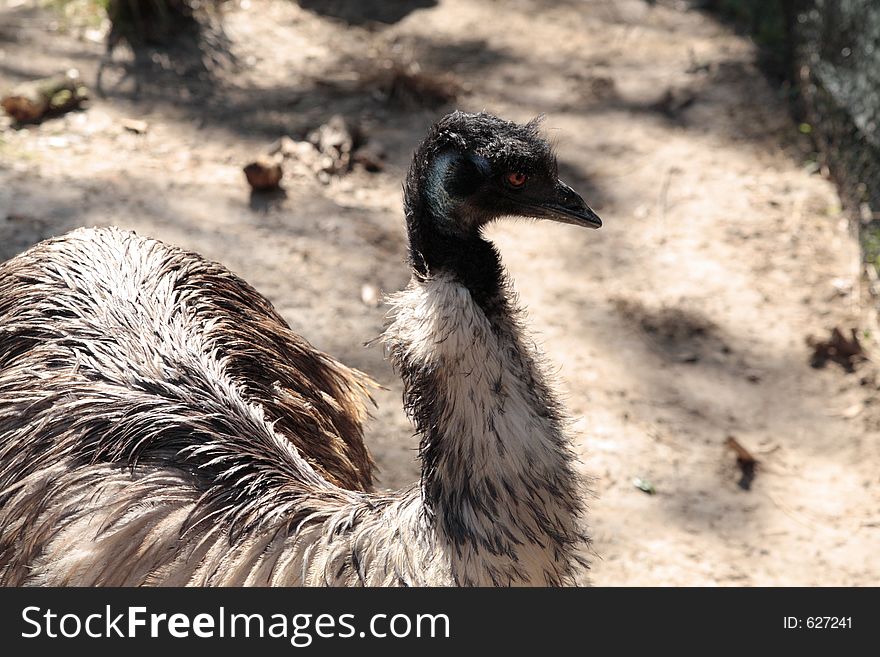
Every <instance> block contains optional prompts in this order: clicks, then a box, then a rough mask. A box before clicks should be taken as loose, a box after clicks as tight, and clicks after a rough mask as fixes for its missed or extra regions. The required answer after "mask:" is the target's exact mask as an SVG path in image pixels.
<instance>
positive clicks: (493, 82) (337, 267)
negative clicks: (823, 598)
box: [0, 0, 880, 586]
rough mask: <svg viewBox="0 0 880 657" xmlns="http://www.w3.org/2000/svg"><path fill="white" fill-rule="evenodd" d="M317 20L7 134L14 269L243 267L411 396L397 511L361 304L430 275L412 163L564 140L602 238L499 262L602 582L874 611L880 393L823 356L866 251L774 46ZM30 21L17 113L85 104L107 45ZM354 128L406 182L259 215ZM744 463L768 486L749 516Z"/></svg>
mask: <svg viewBox="0 0 880 657" xmlns="http://www.w3.org/2000/svg"><path fill="white" fill-rule="evenodd" d="M301 4H302V6H299V5H297V4H294V3H292V2H282V1H277V0H276V1H274V2H273V1H269V0H251V2H246V3H243V4H241V3H229V5H228V8H227V11H226V12H225V16H224V17H223V25H224V33H225V37H224V38H222V39H220V38H217V39H214V41H213V45H212V46H210V47H206V48H205V49H204V51H203V52H202V53H201V55H205V56H204V57H202V58H201V59H200V58H199V57H194V56H193V53H192V52H189V53H183V52H176V53H170V54H169V53H165V54H161V55H155V56H153V57H150V56H149V54H148V56H146V57H140V58H138V60H137V62H135V61H134V59H133V55H132V53H131V51H128V50H126V49H124V48H123V49H119V50H117V51H116V53H114V64H113V65H111V66H110V67H108V68H107V69H106V71H105V76H104V83H105V91H106V94H107V95H106V97H103V98H95V100H94V101H93V102H92V103H91V105H90V107H89V109H87V110H86V111H83V112H76V113H72V114H68V115H66V116H64V117H61V118H57V119H53V120H50V121H47V122H45V123H43V124H42V125H39V126H33V127H28V128H23V129H13V128H11V127H9V126H8V124H3V128H4V129H3V130H2V132H0V259H5V258H7V257H10V256H12V255H14V254H15V253H17V252H19V251H20V250H22V249H24V248H26V247H28V246H29V245H30V244H32V243H34V242H36V241H38V240H40V239H42V238H45V237H48V236H50V235H57V234H60V233H63V232H64V231H66V230H68V229H71V228H74V227H76V226H83V225H108V224H116V225H120V226H124V227H127V228H132V229H134V230H137V231H138V232H140V233H142V234H146V235H151V236H154V237H157V238H160V239H162V240H165V241H167V242H172V243H175V244H179V245H182V246H184V247H187V248H190V249H194V250H196V251H199V252H201V253H202V254H204V255H205V256H207V257H209V258H212V259H215V260H219V261H221V262H223V263H225V264H226V265H227V266H229V267H230V268H232V269H233V270H234V271H236V272H237V273H239V274H241V275H242V276H243V277H245V278H246V279H247V280H248V281H250V282H251V283H252V284H253V285H255V286H256V288H257V289H259V290H260V291H261V292H263V293H264V294H265V295H266V296H267V297H268V298H269V299H271V300H272V302H273V303H274V304H275V305H276V307H277V308H278V309H279V311H280V312H281V313H282V315H284V317H285V318H286V319H287V320H288V321H289V322H290V324H291V325H292V326H293V328H294V329H295V330H297V331H299V332H301V333H302V334H303V335H305V336H306V337H307V338H309V339H310V340H311V341H312V342H313V343H314V344H315V345H317V346H318V347H320V348H322V349H324V350H326V351H328V352H330V353H331V354H333V355H335V356H336V357H338V358H339V359H340V360H342V361H344V362H346V363H348V364H350V365H353V366H356V367H358V368H361V369H363V370H365V371H366V372H368V373H370V374H371V375H372V376H374V377H375V378H376V379H377V380H378V381H380V382H381V383H382V384H383V385H384V386H386V387H387V390H385V391H382V392H381V393H380V394H379V395H378V396H377V402H378V404H379V408H378V410H377V411H376V413H375V418H374V419H373V421H372V422H371V423H370V425H369V427H368V437H367V440H368V444H369V446H370V448H371V449H372V451H373V453H374V454H375V456H376V458H377V460H378V462H379V464H380V467H381V472H380V477H381V481H380V485H381V486H383V487H396V486H399V485H402V484H404V483H407V482H409V481H411V480H413V479H414V478H415V477H416V476H417V474H418V464H417V462H416V460H415V451H414V449H415V444H416V441H415V440H414V438H413V436H412V430H411V428H410V426H409V424H408V422H407V420H406V418H405V417H404V415H403V413H402V411H401V408H400V392H401V390H400V383H399V381H398V380H397V378H396V377H395V376H394V375H393V373H392V372H391V370H390V368H389V367H388V365H387V363H385V362H384V360H383V358H382V353H381V349H380V348H378V347H373V348H365V347H363V346H362V345H363V343H365V342H367V341H368V340H370V339H372V338H374V337H375V336H376V335H377V334H378V333H379V332H380V330H381V327H382V324H383V315H384V310H383V308H382V307H377V306H375V305H373V304H370V303H364V301H363V300H362V293H361V291H362V287H363V286H364V285H369V286H375V287H376V288H377V289H381V290H383V291H394V290H397V289H399V288H401V287H402V286H404V285H405V284H406V281H407V279H408V274H407V271H406V268H405V266H404V264H403V259H404V234H403V227H402V213H401V209H400V180H401V177H402V175H403V173H404V171H405V168H406V166H407V164H408V159H409V155H410V153H411V151H412V149H413V147H414V146H415V144H416V143H417V142H418V140H419V139H420V138H421V136H422V134H423V133H424V130H425V128H426V127H427V126H428V125H429V124H430V123H431V122H432V121H433V120H435V119H436V118H438V117H439V116H441V115H442V114H444V113H445V112H446V111H449V110H450V109H451V108H452V107H454V106H458V107H461V108H464V109H471V110H478V109H483V108H485V109H488V110H490V111H492V112H494V113H497V114H499V115H502V116H505V117H508V118H511V119H516V120H522V119H527V118H530V117H532V116H534V115H536V114H538V113H546V114H547V119H546V123H545V125H546V130H547V133H548V135H550V136H551V137H552V139H553V140H554V141H555V142H556V143H557V145H558V152H559V157H560V163H561V167H560V168H561V171H562V172H563V173H564V177H565V178H566V179H567V180H568V182H569V183H570V184H571V185H572V186H573V187H574V188H575V189H577V190H579V191H581V192H582V193H583V195H584V196H585V197H586V198H587V199H588V201H589V202H590V203H591V205H592V206H593V207H594V208H595V209H596V210H597V211H598V213H599V214H600V215H601V216H602V217H603V219H604V220H605V227H604V228H603V229H602V230H600V231H578V230H577V229H575V228H572V227H568V226H556V225H548V224H531V223H517V224H507V225H499V226H497V227H494V228H493V229H492V231H491V236H492V237H493V238H494V239H495V240H496V241H497V243H498V244H499V246H500V249H501V251H502V253H503V255H504V258H505V262H506V263H507V265H508V267H509V268H510V270H511V272H512V274H513V276H514V278H515V281H516V285H517V288H518V290H519V292H520V295H521V298H522V301H523V302H524V303H525V304H526V305H527V306H528V308H529V310H530V318H531V323H532V328H533V330H534V331H535V332H536V334H537V336H538V338H539V340H540V342H541V343H542V344H543V345H544V348H545V350H546V351H547V354H548V356H549V358H550V360H551V361H552V362H553V363H555V364H557V365H558V374H559V381H560V387H561V388H562V391H563V393H564V395H565V397H566V399H567V401H568V405H569V408H570V410H571V412H572V414H573V416H574V417H575V428H576V429H577V431H578V436H577V446H576V448H577V451H578V453H579V455H580V457H581V459H582V471H583V473H584V475H585V476H586V475H591V476H593V477H595V482H594V489H595V492H596V497H595V499H593V500H592V502H591V512H590V516H589V522H590V525H591V528H592V529H591V531H592V534H593V536H594V539H595V550H596V553H597V555H598V556H597V557H596V558H595V561H594V566H593V571H592V576H591V581H592V583H593V584H595V585H599V586H610V585H733V586H740V585H875V586H876V585H878V584H880V559H878V558H877V547H878V545H880V504H878V503H880V474H878V473H880V469H878V459H880V440H878V427H880V409H878V407H877V405H876V404H875V399H876V397H877V383H876V382H875V374H874V369H875V368H874V365H873V364H871V363H866V364H863V365H861V366H860V367H859V368H858V369H857V371H856V372H855V373H853V374H847V373H845V372H844V371H843V369H842V368H840V367H838V366H836V365H834V364H832V365H829V366H828V367H827V368H825V369H813V368H811V367H810V365H809V360H810V350H809V348H808V347H807V345H806V344H805V340H806V338H807V337H808V336H810V335H827V333H828V331H829V329H830V328H832V327H834V326H840V327H843V328H846V327H849V326H856V325H857V324H858V322H859V321H860V319H861V318H862V316H863V314H864V313H863V308H864V306H865V304H866V303H867V302H866V300H865V298H864V296H863V295H862V294H861V293H860V286H859V281H858V272H859V267H858V249H857V245H856V243H855V241H854V239H853V238H852V237H851V236H850V235H849V233H848V230H847V221H846V217H845V215H844V214H843V212H842V210H841V204H840V200H839V198H838V197H837V195H836V192H835V189H834V187H833V185H832V184H831V183H830V182H829V181H828V180H827V179H825V178H823V177H822V175H821V174H820V173H818V172H817V171H816V167H815V166H812V165H811V164H810V162H809V153H808V149H809V143H808V142H807V141H806V140H805V138H804V137H802V136H801V135H799V134H798V132H797V129H796V126H794V125H793V124H792V122H791V121H790V119H789V118H788V116H787V113H786V109H785V105H784V100H783V98H782V95H781V93H780V92H779V91H777V90H775V89H774V88H772V87H771V86H770V85H769V84H768V83H767V82H766V81H765V80H764V78H763V77H762V76H761V75H760V73H759V72H758V71H757V70H756V67H755V66H754V63H753V62H754V59H755V49H754V47H753V46H752V45H751V43H750V42H749V41H748V40H746V39H744V38H742V37H739V36H736V35H734V34H733V33H732V32H731V31H730V30H729V29H728V28H726V27H723V26H720V25H719V24H718V23H717V22H715V21H714V20H713V19H712V18H711V17H709V16H706V15H704V14H701V13H699V12H697V11H694V10H692V9H690V8H689V5H687V4H686V3H683V2H660V3H657V4H656V5H653V4H646V3H645V2H642V1H640V0H621V1H617V2H612V1H610V0H592V1H584V2H577V1H575V0H569V1H560V2H549V1H548V2H542V1H540V0H516V1H506V2H496V1H492V0H443V1H442V2H440V3H439V4H438V5H434V4H433V3H432V2H430V1H425V2H419V3H413V4H414V5H417V6H420V7H421V8H419V9H417V10H416V11H411V12H407V11H400V12H398V13H399V15H391V14H394V11H391V9H388V7H389V6H392V9H393V8H394V7H396V6H397V4H395V3H390V5H387V3H386V7H385V12H384V13H385V15H384V16H382V18H384V19H385V20H386V21H387V22H386V23H363V21H362V20H361V18H362V14H363V13H364V11H366V10H365V9H364V7H367V8H368V9H369V8H370V7H375V6H381V5H382V3H366V4H364V5H360V7H361V9H357V7H358V4H357V3H352V2H344V1H342V0H339V1H337V2H330V3H323V4H324V7H325V8H324V10H323V13H324V15H322V14H318V13H315V12H314V11H311V10H309V9H307V8H304V7H310V6H312V5H317V4H320V3H314V2H306V1H305V0H303V2H302V3H301ZM398 4H399V3H398ZM34 5H35V3H31V2H22V1H21V0H0V87H5V86H8V85H11V84H13V83H16V82H19V81H21V80H25V79H30V78H32V77H38V76H45V75H50V74H54V73H57V72H59V71H62V70H64V69H65V68H67V67H70V66H75V67H77V68H78V69H79V70H80V71H81V72H82V74H83V76H84V79H85V80H86V82H88V83H90V84H92V83H93V81H94V78H95V74H96V71H97V67H98V63H99V60H100V58H101V56H102V55H103V52H104V47H103V45H102V43H101V38H100V36H101V35H100V33H96V32H94V31H90V30H89V29H88V28H87V27H82V26H77V25H76V24H75V22H74V24H71V23H69V22H65V21H64V20H60V19H59V18H58V16H57V14H54V13H52V12H50V11H47V10H42V9H38V8H36V7H35V6H34ZM328 6H329V8H330V9H327V7H328ZM331 10H332V11H331ZM346 12H347V13H346ZM389 12H390V13H389ZM328 13H332V14H335V16H328V15H327V14H328ZM339 16H341V18H340V17H339ZM196 54H198V53H196ZM208 55H210V57H208ZM389 59H391V60H397V61H416V62H418V64H419V65H420V66H421V69H422V71H424V72H426V73H428V74H435V73H452V74H454V75H455V76H456V77H457V78H458V80H460V81H461V82H462V83H463V85H464V90H463V92H462V93H461V95H460V96H459V98H458V100H457V101H456V102H454V103H450V104H447V105H445V106H439V107H437V106H435V107H431V108H414V107H407V106H405V105H401V104H400V103H390V104H389V103H388V102H386V100H385V99H384V98H383V97H382V94H381V93H379V91H380V90H378V89H376V88H371V86H370V84H369V83H364V82H362V81H361V82H359V72H363V71H366V70H369V69H371V68H374V67H375V66H376V65H377V64H381V62H384V61H388V60H389ZM206 62H207V63H206ZM334 113H341V114H343V115H344V116H345V117H346V118H348V119H349V120H351V121H353V122H356V123H359V124H360V125H362V126H363V128H364V131H365V133H366V135H367V136H368V138H369V139H370V142H371V143H372V144H374V145H379V146H381V147H382V148H383V149H384V150H385V152H386V153H387V166H386V167H385V169H384V171H382V172H380V173H374V174H371V173H367V172H365V171H363V170H361V169H356V170H355V171H354V172H352V173H350V174H348V175H345V176H342V177H339V178H335V179H333V180H332V181H330V183H329V184H322V183H321V182H319V181H317V180H315V179H314V178H313V177H310V176H304V175H299V176H289V177H288V178H287V179H286V180H285V183H284V185H285V189H286V194H283V195H278V196H275V197H271V198H262V197H253V198H252V197H250V196H249V193H248V190H247V188H246V186H245V184H244V180H243V176H242V174H241V166H242V165H243V164H244V163H246V162H247V161H249V159H251V158H252V156H254V155H255V154H257V153H259V152H262V151H264V150H265V149H266V148H267V146H268V144H269V143H270V142H271V141H273V140H274V139H276V138H278V137H280V136H282V135H292V136H294V137H301V136H302V135H303V134H305V133H306V132H307V131H308V130H310V129H312V128H314V127H316V126H318V125H320V124H322V123H324V122H325V121H326V120H327V119H328V118H329V117H330V115H332V114H334ZM124 118H137V119H143V120H145V121H147V122H148V123H149V126H150V127H149V130H148V132H147V133H146V134H143V135H138V134H134V133H132V132H129V131H126V130H125V129H124V128H123V127H122V124H121V121H122V119H124ZM729 436H734V437H735V438H736V439H737V440H738V441H739V442H740V443H742V444H743V445H745V446H746V447H747V448H748V449H750V450H752V452H753V453H754V454H755V456H757V458H758V459H759V461H760V464H759V468H758V470H757V474H756V477H755V479H754V481H753V482H752V485H751V489H750V490H744V489H742V488H741V487H739V486H738V484H737V482H738V480H739V471H738V468H737V466H736V461H735V456H734V454H733V452H732V451H730V450H729V449H728V448H726V447H725V441H726V440H727V438H728V437H729ZM634 478H641V479H643V480H646V481H649V482H650V483H651V484H652V485H653V487H654V489H655V490H656V494H654V495H649V494H646V493H645V492H643V491H642V490H640V489H639V488H637V487H636V486H634V485H633V479H634Z"/></svg>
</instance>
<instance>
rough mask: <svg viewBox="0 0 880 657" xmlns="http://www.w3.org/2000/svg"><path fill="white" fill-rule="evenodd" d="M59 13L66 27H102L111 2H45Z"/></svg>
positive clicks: (55, 0)
mask: <svg viewBox="0 0 880 657" xmlns="http://www.w3.org/2000/svg"><path fill="white" fill-rule="evenodd" d="M44 2H45V4H46V5H47V6H49V7H52V8H53V9H54V10H55V11H57V12H58V13H59V14H60V15H61V17H62V20H63V22H64V24H65V26H66V27H70V26H79V27H92V28H98V27H101V26H102V25H103V24H104V22H105V21H106V20H107V7H108V5H109V3H110V0H44Z"/></svg>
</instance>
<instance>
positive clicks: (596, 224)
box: [540, 180, 602, 228]
mask: <svg viewBox="0 0 880 657" xmlns="http://www.w3.org/2000/svg"><path fill="white" fill-rule="evenodd" d="M540 207H541V209H542V210H543V212H542V216H543V217H544V218H546V219H552V220H553V221H559V222H561V223H564V224H574V225H575V226H585V227H587V228H601V227H602V220H601V219H600V218H599V216H598V215H597V214H596V213H595V212H593V210H592V209H590V206H589V205H587V204H586V203H585V202H584V199H582V198H581V197H580V195H579V194H578V193H577V192H576V191H574V190H573V189H572V188H571V187H569V186H568V185H566V184H565V183H564V182H562V181H561V180H560V181H559V182H558V183H557V185H556V190H555V193H554V197H553V198H552V199H551V200H549V201H547V202H544V203H541V205H540Z"/></svg>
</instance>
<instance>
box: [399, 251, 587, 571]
mask: <svg viewBox="0 0 880 657" xmlns="http://www.w3.org/2000/svg"><path fill="white" fill-rule="evenodd" d="M480 242H481V243H482V244H477V243H471V244H469V246H470V247H471V249H472V250H471V251H469V254H468V255H469V256H470V257H473V256H474V255H476V254H482V256H483V257H485V258H487V259H488V261H486V262H474V261H470V262H469V264H468V267H467V268H465V269H463V270H462V269H455V268H453V265H455V264H456V263H460V262H461V260H460V259H458V258H456V256H455V255H454V254H453V253H451V252H449V253H444V254H442V255H441V259H437V253H436V252H432V251H430V250H428V251H427V253H426V251H425V250H422V251H421V253H422V254H426V255H427V257H426V262H427V263H428V264H429V267H428V270H426V271H421V270H420V269H419V267H418V265H417V264H414V271H415V275H414V277H413V282H412V283H411V285H410V287H409V288H408V289H407V290H406V291H404V292H402V293H401V294H400V295H398V297H397V298H396V299H394V305H395V308H394V311H393V312H394V315H395V319H394V322H393V323H392V324H391V326H390V327H389V329H388V331H387V332H386V335H385V340H386V342H387V343H388V346H389V348H390V353H391V356H392V359H393V360H394V362H395V365H396V366H397V368H398V370H399V371H400V373H401V375H402V377H403V380H404V402H405V406H406V408H407V411H408V412H409V414H410V415H411V417H412V418H413V420H414V422H415V424H416V427H417V429H418V431H419V433H420V436H421V444H420V456H421V459H422V477H421V486H422V496H423V504H424V509H425V513H426V515H427V517H428V518H429V520H430V521H431V523H432V525H433V527H434V528H435V531H436V533H437V537H438V540H440V541H442V542H445V543H446V544H447V546H448V548H449V550H448V552H449V553H450V554H452V555H453V556H452V563H451V569H452V575H453V577H454V580H455V581H456V583H458V584H477V585H499V584H500V585H506V584H514V585H515V584H535V585H556V584H563V583H571V581H572V568H573V566H574V565H575V563H576V561H577V560H578V557H577V556H576V555H575V552H576V550H577V548H578V547H580V545H579V544H581V543H582V542H583V541H584V539H583V536H582V534H581V533H580V531H579V528H578V515H579V513H580V511H581V508H580V502H579V494H578V485H577V483H576V477H575V474H574V472H573V468H572V455H571V453H570V450H569V443H568V440H567V438H566V437H565V435H564V431H563V421H562V419H561V411H560V406H559V404H558V403H557V401H556V400H555V398H554V395H553V394H552V391H551V390H550V388H549V386H548V385H547V384H546V383H545V378H544V375H543V373H542V372H541V371H540V367H539V366H538V363H537V362H536V361H537V359H538V358H539V356H538V355H537V354H536V353H535V351H534V349H532V348H528V347H526V346H525V344H526V342H525V340H524V337H523V336H522V335H521V329H520V326H519V322H518V317H517V315H518V311H516V310H515V309H513V308H512V307H511V303H510V302H509V301H508V299H507V293H508V291H509V290H508V288H507V285H506V283H505V282H504V273H503V270H502V269H501V264H500V261H499V259H498V256H497V253H496V252H495V250H494V248H493V247H492V246H491V245H490V244H488V243H486V242H483V241H482V240H480ZM424 244H426V245H433V244H434V243H431V242H424ZM432 261H433V263H434V266H430V264H431V262H432ZM481 271H489V272H495V273H496V274H497V277H496V278H494V279H492V278H489V279H483V280H480V281H477V284H476V285H474V279H473V277H474V276H476V275H478V273H479V272H481ZM493 286H494V287H493Z"/></svg>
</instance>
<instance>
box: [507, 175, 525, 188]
mask: <svg viewBox="0 0 880 657" xmlns="http://www.w3.org/2000/svg"><path fill="white" fill-rule="evenodd" d="M528 179H529V177H528V176H527V175H526V174H524V173H520V172H519V171H514V172H512V173H508V174H507V175H506V176H504V182H505V183H507V186H508V187H513V189H519V188H520V187H522V186H523V185H525V184H526V181H527V180H528Z"/></svg>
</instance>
